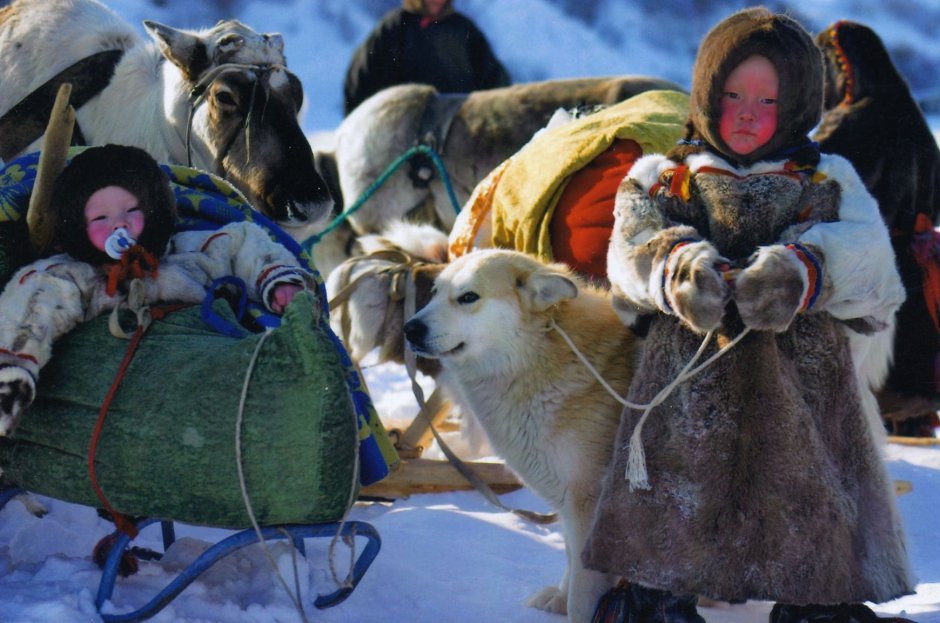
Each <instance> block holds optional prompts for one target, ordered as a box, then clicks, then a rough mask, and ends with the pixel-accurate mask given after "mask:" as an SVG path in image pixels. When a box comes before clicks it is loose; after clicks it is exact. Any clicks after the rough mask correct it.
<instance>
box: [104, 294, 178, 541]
mask: <svg viewBox="0 0 940 623" xmlns="http://www.w3.org/2000/svg"><path fill="white" fill-rule="evenodd" d="M183 307H186V305H171V306H169V305H168V306H165V307H162V308H157V307H155V308H152V309H151V310H150V317H151V318H153V319H154V320H159V319H161V318H163V317H164V316H166V315H167V314H168V313H169V312H171V311H176V310H177V309H181V308H183ZM146 330H147V326H146V325H139V326H138V327H137V330H136V331H134V335H132V336H131V341H130V343H129V344H128V345H127V351H126V352H125V353H124V359H123V360H122V361H121V365H120V367H119V368H118V371H117V374H116V375H115V377H114V381H113V382H112V383H111V387H110V389H108V393H107V394H106V395H105V397H104V401H103V402H102V403H101V409H99V410H98V420H97V421H96V422H95V427H94V429H92V431H91V441H90V442H89V444H88V477H89V479H90V480H91V486H92V488H93V489H94V490H95V495H97V496H98V499H99V500H101V503H102V504H103V505H104V508H105V509H106V510H107V511H108V512H109V513H111V516H112V517H113V518H114V525H115V526H117V528H118V530H120V531H121V532H124V533H125V534H127V535H129V536H130V537H131V538H134V537H136V536H137V533H138V530H137V526H136V525H135V524H134V522H133V521H131V519H130V518H129V517H128V516H127V515H124V514H122V513H119V512H118V511H116V510H115V509H114V507H113V506H111V503H110V502H109V501H108V497H107V496H106V495H105V494H104V491H103V490H102V489H101V485H100V484H99V483H98V474H97V471H96V469H95V454H96V452H97V451H98V440H99V439H100V438H101V430H102V429H103V428H104V420H105V417H106V416H107V414H108V409H109V408H110V407H111V401H112V400H114V396H115V395H116V394H117V390H118V388H119V387H120V386H121V381H123V380H124V375H125V374H126V373H127V368H128V367H129V366H130V363H131V360H132V359H133V358H134V353H135V352H137V347H138V346H139V345H140V341H141V339H143V337H144V332H145V331H146Z"/></svg>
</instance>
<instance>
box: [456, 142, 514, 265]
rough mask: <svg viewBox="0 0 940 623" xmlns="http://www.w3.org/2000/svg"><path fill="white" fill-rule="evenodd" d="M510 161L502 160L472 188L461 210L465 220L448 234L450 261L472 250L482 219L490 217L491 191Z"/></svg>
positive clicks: (494, 188) (491, 205) (493, 190)
mask: <svg viewBox="0 0 940 623" xmlns="http://www.w3.org/2000/svg"><path fill="white" fill-rule="evenodd" d="M510 162H512V158H507V159H506V160H503V162H502V163H501V164H500V165H499V166H498V167H496V168H495V169H493V170H492V171H490V173H489V174H488V175H487V176H486V177H485V178H483V180H482V181H481V182H480V183H479V184H477V186H476V188H474V189H473V194H471V195H470V199H468V200H467V203H466V204H465V205H464V207H463V208H462V210H461V211H462V212H463V213H465V214H466V215H467V218H466V220H464V222H463V229H462V230H458V229H457V228H458V227H459V226H460V224H459V223H460V222H459V221H458V224H457V225H455V230H454V231H453V232H451V235H450V245H449V246H448V249H447V254H448V257H449V259H450V261H453V260H455V259H457V258H458V257H460V256H461V255H466V254H467V253H469V252H470V251H473V246H474V242H475V241H476V238H477V234H478V233H479V232H480V227H482V226H483V220H484V219H489V218H490V211H491V210H492V208H493V193H495V192H496V186H497V185H498V184H499V180H500V179H501V178H502V177H503V173H504V172H505V171H506V169H507V168H508V166H509V163H510Z"/></svg>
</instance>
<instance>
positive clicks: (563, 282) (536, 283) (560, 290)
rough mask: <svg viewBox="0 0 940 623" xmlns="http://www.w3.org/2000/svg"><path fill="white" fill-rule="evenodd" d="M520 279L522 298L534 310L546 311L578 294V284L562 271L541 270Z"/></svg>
mask: <svg viewBox="0 0 940 623" xmlns="http://www.w3.org/2000/svg"><path fill="white" fill-rule="evenodd" d="M520 281H521V282H522V283H521V286H522V288H521V289H522V295H523V296H522V298H523V300H524V301H526V302H527V303H528V304H529V308H530V309H532V310H533V311H545V310H546V309H548V308H549V307H551V306H552V305H555V304H556V303H560V302H561V301H564V300H568V299H573V298H574V297H576V296H578V286H577V285H575V283H574V281H572V280H571V279H570V278H569V277H567V276H565V275H563V274H561V273H556V272H552V271H549V270H541V271H536V272H534V273H532V274H530V275H529V276H528V278H527V279H525V278H521V279H520Z"/></svg>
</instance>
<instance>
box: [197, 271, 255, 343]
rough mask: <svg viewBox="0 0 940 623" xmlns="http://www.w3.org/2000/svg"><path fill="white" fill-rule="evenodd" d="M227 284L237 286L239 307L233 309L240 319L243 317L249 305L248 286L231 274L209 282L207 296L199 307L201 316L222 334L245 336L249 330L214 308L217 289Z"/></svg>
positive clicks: (235, 336) (237, 336)
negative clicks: (226, 317) (218, 312)
mask: <svg viewBox="0 0 940 623" xmlns="http://www.w3.org/2000/svg"><path fill="white" fill-rule="evenodd" d="M226 285H230V286H235V288H236V290H238V307H237V308H236V309H235V310H233V311H234V312H235V317H236V318H237V319H238V320H239V321H240V320H241V319H242V317H243V316H244V315H245V309H246V308H247V305H248V288H247V286H246V285H245V282H244V281H242V280H241V279H239V278H238V277H233V276H231V275H229V276H225V277H219V278H218V279H216V280H214V281H213V282H212V283H211V284H209V287H208V288H206V296H205V298H203V299H202V305H201V307H200V308H199V317H200V318H202V321H203V322H205V323H206V324H207V325H209V326H210V327H212V328H213V329H215V330H216V331H218V332H219V333H221V334H222V335H226V336H228V337H234V338H240V337H245V336H246V335H248V331H247V330H245V329H243V328H242V327H241V326H240V325H236V324H233V323H231V322H229V321H228V320H226V319H225V318H223V317H222V316H220V315H219V314H217V313H216V312H215V310H214V309H213V308H212V304H213V303H214V302H215V300H216V298H217V297H216V295H215V293H216V291H217V290H218V289H219V288H221V287H222V286H226Z"/></svg>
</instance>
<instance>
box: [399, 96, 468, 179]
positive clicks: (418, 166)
mask: <svg viewBox="0 0 940 623" xmlns="http://www.w3.org/2000/svg"><path fill="white" fill-rule="evenodd" d="M465 101H467V96H466V95H465V94H463V93H435V94H432V95H431V97H429V98H428V103H427V105H425V107H424V113H423V114H422V115H421V122H420V125H419V126H418V133H417V136H416V137H415V145H425V146H427V147H430V148H431V149H433V150H434V151H436V152H437V153H438V154H440V155H441V156H443V155H444V146H445V145H446V144H447V135H448V134H450V126H451V124H452V123H453V122H454V118H455V117H456V116H457V113H458V112H459V111H460V108H461V107H462V106H463V103H464V102H465ZM409 165H410V168H409V170H408V177H409V178H410V179H411V183H412V184H413V185H414V186H415V188H427V187H428V185H429V184H430V183H431V180H432V179H433V177H434V165H433V163H432V162H431V159H430V158H429V157H427V156H425V155H423V154H421V155H418V156H416V157H414V158H412V159H411V162H410V163H409Z"/></svg>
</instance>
